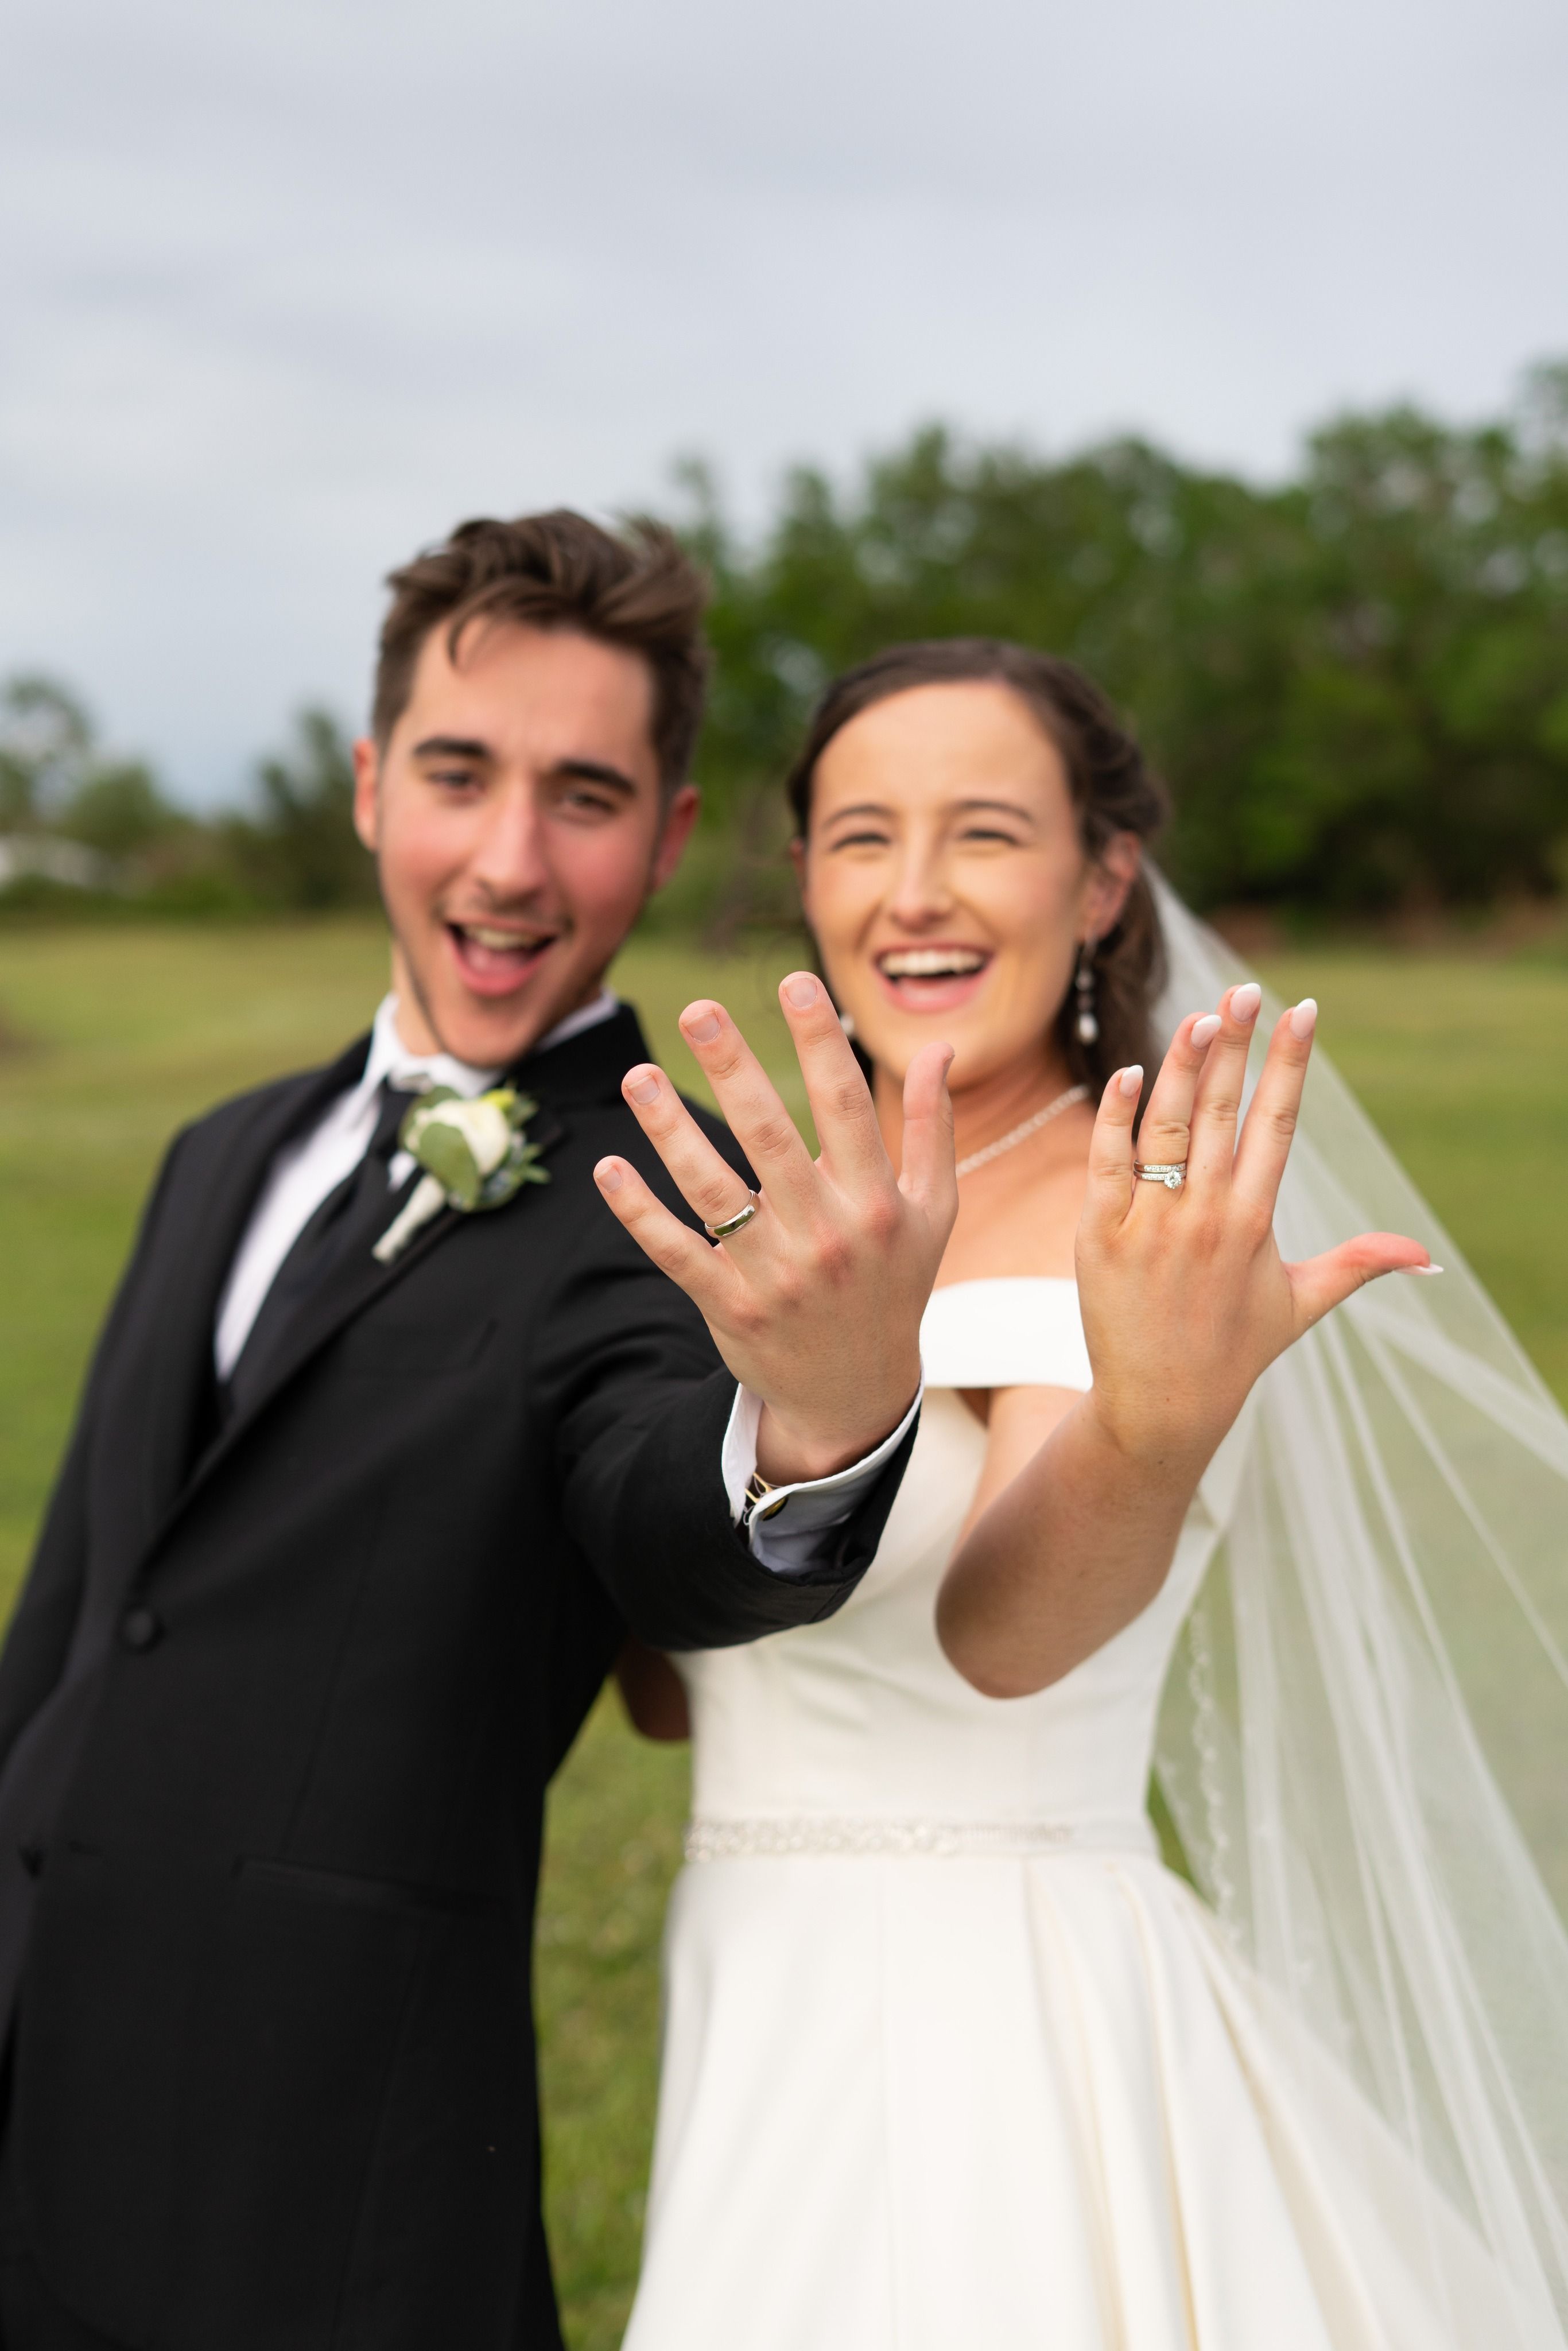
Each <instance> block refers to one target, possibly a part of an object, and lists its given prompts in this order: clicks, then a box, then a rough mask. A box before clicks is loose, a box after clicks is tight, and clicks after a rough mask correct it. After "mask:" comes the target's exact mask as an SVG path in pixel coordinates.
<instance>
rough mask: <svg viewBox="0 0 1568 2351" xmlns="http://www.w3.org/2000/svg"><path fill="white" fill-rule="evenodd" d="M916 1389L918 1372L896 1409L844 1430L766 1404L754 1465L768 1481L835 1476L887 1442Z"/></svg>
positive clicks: (777, 1482) (787, 1483) (793, 1481)
mask: <svg viewBox="0 0 1568 2351" xmlns="http://www.w3.org/2000/svg"><path fill="white" fill-rule="evenodd" d="M919 1393H920V1374H919V1373H918V1371H917V1372H916V1373H915V1377H914V1378H913V1379H912V1380H911V1381H910V1383H909V1387H908V1391H907V1393H906V1394H905V1395H904V1400H903V1402H902V1403H901V1404H900V1405H898V1407H897V1409H896V1410H894V1411H892V1412H888V1413H886V1414H885V1415H883V1416H878V1418H877V1419H875V1420H872V1421H867V1422H865V1423H863V1424H862V1425H860V1426H856V1427H855V1428H852V1429H851V1430H850V1431H849V1432H848V1433H847V1434H846V1433H845V1430H844V1425H843V1423H842V1422H841V1421H839V1422H837V1423H836V1424H835V1425H834V1426H833V1427H832V1428H831V1430H828V1431H823V1430H816V1429H811V1428H810V1427H807V1428H801V1427H800V1426H799V1424H797V1423H794V1422H790V1421H788V1420H784V1419H782V1418H781V1417H780V1416H779V1414H778V1413H776V1412H775V1411H774V1409H773V1407H772V1405H767V1404H765V1405H763V1407H762V1412H761V1416H760V1418H759V1419H758V1425H757V1468H758V1474H759V1476H761V1477H762V1478H763V1479H766V1481H767V1483H768V1485H769V1486H804V1485H810V1484H811V1483H812V1482H814V1481H815V1480H816V1479H819V1478H833V1477H836V1476H837V1475H838V1473H839V1471H840V1470H841V1469H849V1468H853V1466H854V1464H855V1463H856V1462H857V1461H863V1460H864V1459H865V1458H866V1456H867V1454H868V1453H874V1452H875V1451H876V1448H877V1447H878V1446H879V1445H883V1444H885V1443H886V1441H887V1439H888V1438H889V1437H891V1436H892V1435H893V1432H894V1429H895V1428H897V1426H899V1423H900V1422H901V1421H903V1420H904V1419H906V1418H907V1417H908V1414H909V1409H910V1406H911V1405H913V1404H914V1402H915V1397H916V1396H917V1395H919Z"/></svg>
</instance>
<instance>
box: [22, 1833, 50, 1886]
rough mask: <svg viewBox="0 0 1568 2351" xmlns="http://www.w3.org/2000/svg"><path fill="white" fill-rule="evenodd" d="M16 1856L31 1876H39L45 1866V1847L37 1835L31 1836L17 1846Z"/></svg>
mask: <svg viewBox="0 0 1568 2351" xmlns="http://www.w3.org/2000/svg"><path fill="white" fill-rule="evenodd" d="M16 1857H17V1859H18V1860H19V1861H20V1863H21V1865H22V1866H23V1868H24V1869H25V1870H26V1873H27V1875H28V1876H29V1877H37V1876H39V1875H40V1874H41V1872H42V1870H43V1866H44V1848H43V1846H42V1845H41V1844H39V1843H38V1840H37V1837H29V1838H28V1839H27V1841H26V1844H19V1845H18V1846H17V1847H16Z"/></svg>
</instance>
